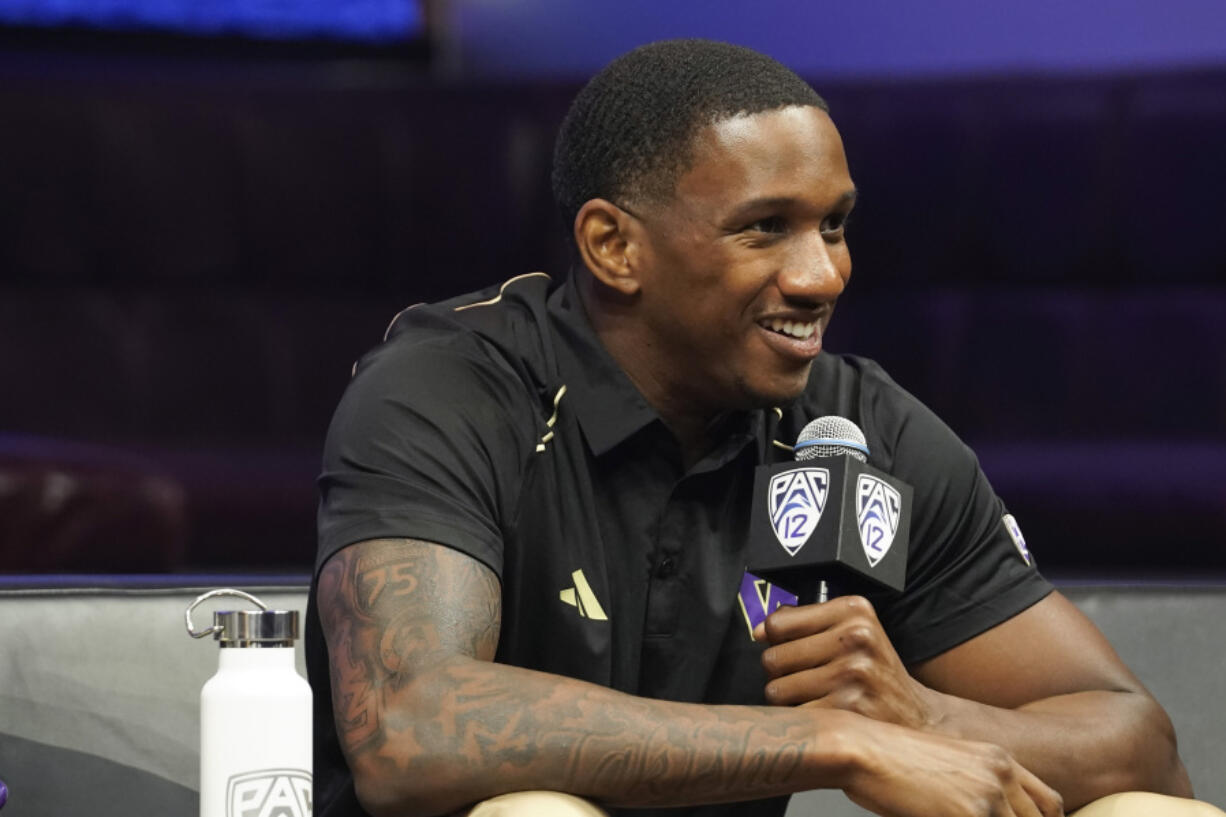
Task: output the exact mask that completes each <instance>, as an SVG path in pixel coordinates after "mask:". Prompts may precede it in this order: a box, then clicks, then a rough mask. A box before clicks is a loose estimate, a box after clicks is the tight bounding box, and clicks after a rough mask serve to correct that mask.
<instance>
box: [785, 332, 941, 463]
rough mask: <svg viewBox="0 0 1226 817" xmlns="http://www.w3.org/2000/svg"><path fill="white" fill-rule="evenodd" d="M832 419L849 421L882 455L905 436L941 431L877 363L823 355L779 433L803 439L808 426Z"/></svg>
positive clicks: (824, 353) (816, 362)
mask: <svg viewBox="0 0 1226 817" xmlns="http://www.w3.org/2000/svg"><path fill="white" fill-rule="evenodd" d="M830 415H835V416H839V417H844V418H846V419H848V420H851V421H852V422H853V423H855V424H856V425H857V426H859V428H860V429H861V431H863V433H864V435H865V437H866V438H867V440H868V443H869V447H870V448H871V449H875V450H878V451H881V452H882V453H883V454H884V453H885V452H887V451H893V450H894V449H895V445H896V442H897V440H898V439H899V437H900V435H903V434H904V433H907V434H915V433H921V434H922V436H925V437H928V436H929V435H930V431H931V429H932V428H934V427H935V426H940V421H939V419H938V418H937V417H936V416H935V415H933V414H932V412H931V411H930V410H929V409H928V408H927V407H926V406H924V404H923V403H922V402H921V401H920V400H919V399H917V398H916V397H915V396H914V395H912V394H911V393H910V392H908V391H907V390H906V389H905V388H904V387H903V386H901V385H899V384H898V383H897V382H896V381H895V380H894V379H893V378H892V377H891V376H890V375H889V373H888V372H887V371H886V370H885V368H883V367H882V366H881V364H879V363H878V362H877V361H875V360H872V359H870V358H866V357H861V356H859V355H851V354H836V353H831V352H823V353H822V354H821V355H819V356H818V357H817V359H816V360H815V361H814V362H813V369H812V371H811V373H810V376H809V382H808V385H807V386H806V388H805V391H804V393H803V394H802V395H801V397H800V399H798V400H797V401H796V402H795V403H794V404H792V406H790V407H789V408H788V409H786V410H784V411H783V416H782V417H781V420H782V426H781V428H780V433H781V434H782V435H784V436H787V435H789V434H799V433H800V431H801V429H803V427H804V426H805V424H807V423H808V422H810V421H812V420H814V419H816V418H818V417H824V416H830ZM934 424H935V426H934Z"/></svg>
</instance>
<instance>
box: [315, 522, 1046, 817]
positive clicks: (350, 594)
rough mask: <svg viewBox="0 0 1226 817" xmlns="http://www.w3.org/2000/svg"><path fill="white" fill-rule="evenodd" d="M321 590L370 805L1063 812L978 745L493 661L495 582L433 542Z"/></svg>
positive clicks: (339, 691) (375, 810)
mask: <svg viewBox="0 0 1226 817" xmlns="http://www.w3.org/2000/svg"><path fill="white" fill-rule="evenodd" d="M318 602H319V610H320V617H321V621H322V624H323V629H324V634H325V638H326V640H327V644H328V653H329V661H330V666H331V674H332V692H333V706H334V711H335V714H336V723H337V730H338V732H339V735H340V740H341V744H342V747H343V749H344V752H345V756H346V759H347V761H348V763H349V766H350V769H351V770H352V772H353V775H354V782H355V788H356V791H357V794H358V798H359V800H360V801H361V803H362V805H363V807H364V808H365V809H366V810H367V811H369V812H370V813H371V814H375V815H392V814H395V815H437V814H443V813H446V812H449V811H452V810H454V809H457V808H460V807H463V806H465V805H467V804H469V803H472V802H474V801H477V800H482V799H486V798H488V797H491V796H494V795H496V794H500V793H503V792H507V791H516V790H526V789H553V790H559V791H567V792H571V793H574V794H578V795H581V796H586V797H590V798H593V799H595V800H598V801H601V802H603V803H607V804H610V805H627V806H635V805H637V806H645V805H685V804H695V803H711V802H722V801H733V800H741V799H749V798H756V797H766V796H771V795H777V794H783V793H787V792H792V791H799V790H803V789H809V788H821V787H839V788H844V789H845V790H846V791H847V792H848V794H849V796H851V797H852V798H853V799H854V800H856V801H857V802H859V803H861V804H862V805H864V806H866V807H868V808H871V809H873V810H874V811H876V812H878V813H879V814H883V815H890V816H891V817H894V816H895V815H897V817H921V815H927V814H932V813H941V814H945V815H954V816H955V817H957V815H967V816H968V817H969V815H984V814H990V815H998V816H999V817H1013V816H1016V817H1022V816H1023V815H1024V817H1035V815H1040V814H1042V815H1045V816H1046V817H1053V816H1054V815H1059V814H1061V813H1062V812H1061V810H1060V802H1059V798H1058V796H1057V795H1055V793H1054V792H1052V791H1051V790H1050V789H1049V788H1048V787H1047V786H1045V785H1044V784H1043V783H1041V782H1040V781H1039V780H1038V779H1037V778H1036V777H1034V776H1033V775H1032V774H1030V773H1029V772H1027V771H1026V770H1025V769H1023V768H1022V767H1021V766H1020V765H1018V764H1017V762H1016V761H1014V760H1013V759H1012V758H1010V757H1009V756H1008V754H1007V753H1005V752H1004V751H1003V750H1001V749H999V748H998V747H995V746H992V745H989V744H986V743H974V742H968V741H964V740H959V739H953V738H949V737H945V736H936V735H926V734H923V733H921V732H917V731H915V730H911V729H906V728H901V727H898V726H895V725H892V724H887V723H881V722H877V721H873V720H871V719H866V718H862V717H859V716H857V715H854V714H850V713H846V712H838V711H825V710H821V709H811V710H806V709H781V708H770V707H740V706H707V705H698V704H680V703H672V702H666V701H656V700H649V699H644V698H637V697H634V696H630V695H625V694H622V693H618V692H615V691H612V690H609V689H606V688H603V687H600V686H596V685H593V684H588V683H585V682H581V681H577V680H574V679H570V678H563V677H560V676H556V675H549V674H546V673H541V672H534V671H531V670H526V669H521V668H517V667H511V666H506V665H502V664H496V663H493V662H492V658H493V656H494V653H495V649H496V646H497V639H498V630H499V621H500V612H499V610H500V602H501V598H500V590H499V585H498V581H497V579H496V578H495V576H494V574H493V573H492V572H491V571H490V570H489V569H487V568H486V567H484V566H483V565H481V564H480V563H478V562H477V561H475V560H473V559H471V558H469V557H467V556H464V555H462V554H460V553H457V552H455V551H452V550H450V549H447V548H444V547H441V546H437V545H432V544H429V543H424V542H415V541H411V540H374V541H368V542H363V543H360V544H356V545H352V546H350V547H348V548H345V549H343V550H342V551H340V552H339V553H337V554H336V555H335V556H333V557H332V558H331V559H330V560H329V561H328V562H327V563H326V565H325V566H324V568H323V571H322V572H321V574H320V579H319V586H318ZM541 637H542V638H544V637H548V635H547V634H546V633H542V634H541Z"/></svg>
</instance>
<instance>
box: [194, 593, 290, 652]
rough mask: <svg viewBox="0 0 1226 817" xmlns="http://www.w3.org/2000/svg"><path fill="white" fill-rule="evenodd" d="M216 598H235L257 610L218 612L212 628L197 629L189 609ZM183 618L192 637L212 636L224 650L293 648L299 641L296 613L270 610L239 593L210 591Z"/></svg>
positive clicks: (215, 614) (245, 594)
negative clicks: (231, 648)
mask: <svg viewBox="0 0 1226 817" xmlns="http://www.w3.org/2000/svg"><path fill="white" fill-rule="evenodd" d="M217 596H238V597H239V598H244V599H246V600H247V601H249V602H251V603H252V604H254V605H255V606H256V607H259V608H260V609H258V610H218V611H216V612H214V613H213V626H212V627H209V628H207V629H204V630H197V629H196V628H195V627H194V626H193V625H192V610H194V609H196V607H197V605H199V604H200V603H201V602H202V601H205V600H206V599H211V598H215V597H217ZM183 619H184V621H185V622H186V624H187V633H188V635H190V636H191V637H192V638H204V637H205V636H206V635H209V634H212V636H213V638H215V639H216V640H217V641H219V642H221V646H223V647H292V646H294V642H295V641H296V640H297V639H298V611H297V610H269V609H268V605H267V604H265V603H264V602H262V601H260V600H259V599H257V598H256V597H255V596H253V595H251V594H250V593H244V592H243V591H242V590H231V589H229V588H226V589H222V590H210V591H209V592H207V593H205V594H203V595H201V596H199V597H197V598H196V600H195V601H193V602H192V603H191V605H189V606H188V608H187V611H186V612H185V613H184V614H183Z"/></svg>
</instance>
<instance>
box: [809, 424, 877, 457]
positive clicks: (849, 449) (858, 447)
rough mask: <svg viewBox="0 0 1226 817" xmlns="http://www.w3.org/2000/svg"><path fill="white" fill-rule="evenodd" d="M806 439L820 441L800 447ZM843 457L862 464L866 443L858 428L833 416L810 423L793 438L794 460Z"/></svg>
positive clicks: (865, 452) (865, 453)
mask: <svg viewBox="0 0 1226 817" xmlns="http://www.w3.org/2000/svg"><path fill="white" fill-rule="evenodd" d="M809 440H821V442H820V443H814V444H811V445H803V443H806V442H808V441H809ZM842 454H846V455H847V456H849V457H853V458H855V459H857V460H859V461H860V462H866V461H867V459H868V457H867V454H868V443H867V441H866V440H865V439H864V432H863V431H861V430H860V427H859V426H858V425H856V424H855V423H853V422H852V421H851V420H848V419H847V418H846V417H839V416H838V415H835V414H828V415H826V416H825V417H818V418H817V419H816V420H810V421H809V424H808V425H806V426H805V427H804V428H803V429H801V431H800V436H798V437H797V438H796V459H798V460H811V459H814V458H816V457H838V456H840V455H842Z"/></svg>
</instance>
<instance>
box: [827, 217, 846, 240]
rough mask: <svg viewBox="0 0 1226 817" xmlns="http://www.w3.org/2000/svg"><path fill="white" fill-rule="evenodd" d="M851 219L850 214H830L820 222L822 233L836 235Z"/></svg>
mask: <svg viewBox="0 0 1226 817" xmlns="http://www.w3.org/2000/svg"><path fill="white" fill-rule="evenodd" d="M849 221H851V215H850V214H845V215H841V216H831V217H830V218H828V219H826V221H825V222H823V223H822V235H827V236H837V235H839V234H841V233H842V232H843V231H844V230H846V229H847V223H848V222H849Z"/></svg>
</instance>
